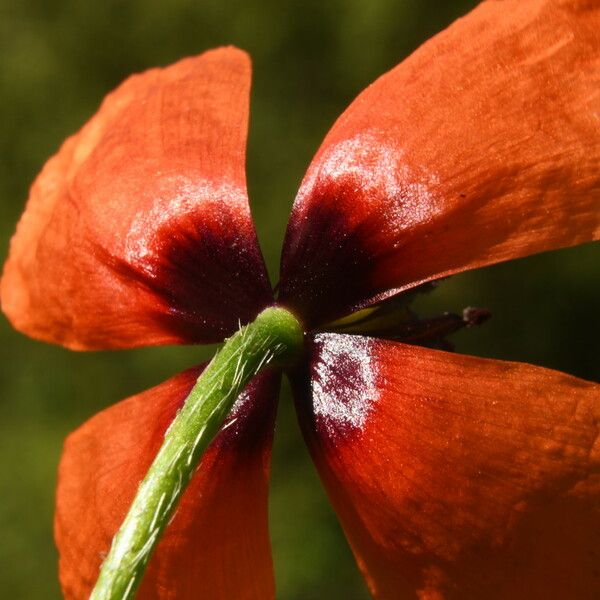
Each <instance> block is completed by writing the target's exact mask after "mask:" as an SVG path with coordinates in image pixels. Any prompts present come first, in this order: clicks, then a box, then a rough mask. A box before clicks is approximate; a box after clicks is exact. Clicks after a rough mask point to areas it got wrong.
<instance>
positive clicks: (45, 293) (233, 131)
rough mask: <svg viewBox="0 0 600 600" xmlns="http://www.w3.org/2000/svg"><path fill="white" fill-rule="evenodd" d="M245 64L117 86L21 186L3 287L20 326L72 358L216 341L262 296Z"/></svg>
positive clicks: (212, 61) (221, 52) (221, 59)
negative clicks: (93, 351)
mask: <svg viewBox="0 0 600 600" xmlns="http://www.w3.org/2000/svg"><path fill="white" fill-rule="evenodd" d="M249 89H250V61H249V59H248V57H247V55H246V54H245V53H244V52H242V51H240V50H237V49H235V48H221V49H217V50H213V51H210V52H206V53H205V54H202V55H200V56H197V57H194V58H188V59H185V60H182V61H180V62H178V63H176V64H174V65H171V66H169V67H167V68H165V69H152V70H150V71H146V72H145V73H142V74H141V75H135V76H133V77H130V78H129V79H128V80H127V81H125V82H124V83H123V84H122V85H121V86H120V87H119V88H117V90H115V91H114V92H112V93H111V94H109V95H108V96H107V98H106V99H105V100H104V102H103V103H102V106H101V107H100V109H99V111H98V113H97V114H96V115H95V116H94V117H93V118H92V119H91V120H90V121H89V122H88V123H87V124H86V125H85V126H84V127H83V128H82V129H81V131H80V132H79V133H77V134H76V135H74V136H73V137H71V138H69V139H68V140H67V141H66V142H65V143H64V144H63V146H62V147H61V149H60V150H59V152H58V154H56V155H55V156H54V157H53V158H51V159H50V160H49V161H48V163H47V164H46V165H45V167H44V169H43V170H42V172H41V174H40V175H39V176H38V178H37V179H36V181H35V183H34V184H33V187H32V188H31V193H30V198H29V201H28V204H27V207H26V210H25V213H24V215H23V217H22V219H21V221H20V223H19V225H18V228H17V232H16V234H15V236H14V238H13V240H12V243H11V248H10V255H9V259H8V262H7V264H6V267H5V271H4V276H3V279H2V283H1V299H2V309H3V310H4V312H5V313H6V314H7V316H8V317H9V319H10V320H11V322H12V323H13V324H14V325H15V327H16V328H17V329H20V330H21V331H23V332H25V333H27V334H29V335H31V336H33V337H37V338H41V339H44V340H47V341H51V342H58V343H61V344H64V345H66V346H70V347H72V348H108V347H111V348H114V347H124V346H137V345H146V344H160V343H170V342H205V341H221V340H222V339H223V338H224V337H225V335H227V334H229V333H231V332H232V331H233V330H235V329H236V328H237V327H238V319H241V321H242V322H245V321H248V320H251V319H252V318H253V317H254V316H255V315H256V314H257V312H259V311H260V309H261V308H263V307H264V306H265V305H266V304H267V303H268V302H269V300H270V298H271V292H270V287H269V283H268V280H267V276H266V271H265V268H264V264H263V261H262V257H261V254H260V250H259V248H258V245H257V240H256V234H255V230H254V226H253V224H252V219H251V215H250V209H249V206H248V200H247V194H246V183H245V145H246V135H247V128H248V94H249Z"/></svg>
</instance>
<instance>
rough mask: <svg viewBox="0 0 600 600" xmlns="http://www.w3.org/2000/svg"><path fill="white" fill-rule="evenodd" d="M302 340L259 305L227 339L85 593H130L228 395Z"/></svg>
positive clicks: (292, 321) (281, 360)
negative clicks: (251, 317) (255, 313)
mask: <svg viewBox="0 0 600 600" xmlns="http://www.w3.org/2000/svg"><path fill="white" fill-rule="evenodd" d="M303 340H304V333H303V330H302V326H301V324H300V323H299V321H298V319H297V318H296V317H295V316H294V315H293V314H292V313H291V312H290V311H288V310H286V309H284V308H280V307H271V308H267V309H265V310H264V311H263V312H261V313H260V314H259V315H258V316H257V317H256V319H255V320H254V321H253V322H252V323H250V324H248V325H246V326H244V327H242V328H241V329H240V330H239V331H238V332H237V333H235V334H234V335H233V336H232V337H230V338H229V339H228V340H226V342H225V344H224V346H223V347H222V348H221V349H220V351H219V352H217V354H215V356H214V357H213V359H212V361H211V362H210V363H209V364H208V366H207V367H206V369H205V370H204V371H203V372H202V374H201V375H200V376H199V377H198V380H197V381H196V384H195V385H194V387H193V388H192V390H191V392H190V393H189V395H188V397H187V398H186V400H185V402H184V405H183V407H182V408H181V410H180V411H179V413H178V414H177V416H176V417H175V419H174V420H173V422H172V423H171V425H170V426H169V428H168V430H167V432H166V433H165V439H164V442H163V444H162V446H161V448H160V450H159V451H158V454H157V455H156V457H155V459H154V461H153V463H152V465H151V466H150V469H149V470H148V472H147V474H146V476H145V477H144V480H143V481H142V483H141V484H140V487H139V488H138V491H137V494H136V496H135V498H134V500H133V503H132V505H131V507H130V509H129V512H128V513H127V516H126V517H125V520H124V521H123V524H122V525H121V528H120V529H119V531H118V532H117V534H116V535H115V537H114V539H113V542H112V546H111V548H110V551H109V553H108V556H107V557H106V559H105V561H104V563H103V565H102V568H101V570H100V575H99V577H98V581H97V582H96V586H95V587H94V590H93V591H92V594H91V596H90V600H128V599H131V598H133V597H134V596H135V592H136V590H137V589H138V587H139V585H140V583H141V580H142V576H143V574H144V571H145V569H146V566H147V565H148V562H149V560H150V557H151V556H152V552H153V550H154V548H155V547H156V544H157V543H158V541H159V539H160V537H161V534H162V532H163V531H164V529H165V527H166V526H167V524H168V523H169V521H170V519H171V517H172V516H173V514H174V512H175V509H176V507H177V505H178V502H179V500H180V498H181V496H182V495H183V492H184V490H185V489H186V487H187V485H188V483H189V481H190V479H191V478H192V476H193V474H194V471H195V469H196V467H197V465H198V463H199V461H200V458H201V457H202V455H203V454H204V451H205V450H206V448H207V447H208V445H209V444H210V442H211V441H212V439H213V438H214V437H215V435H216V434H217V432H218V431H219V429H220V428H221V425H222V424H223V421H224V420H225V418H226V417H227V415H228V414H229V411H230V410H231V408H232V406H233V403H234V402H235V400H236V399H237V397H238V396H239V394H240V393H241V392H242V391H243V390H244V388H245V387H246V385H247V384H248V383H249V382H250V380H251V379H252V378H253V377H254V376H255V375H257V374H258V373H259V372H260V371H262V370H264V369H266V368H268V367H271V366H279V367H285V366H287V365H290V364H292V363H293V362H294V361H295V359H296V358H297V357H298V356H299V354H300V352H301V350H302V346H303Z"/></svg>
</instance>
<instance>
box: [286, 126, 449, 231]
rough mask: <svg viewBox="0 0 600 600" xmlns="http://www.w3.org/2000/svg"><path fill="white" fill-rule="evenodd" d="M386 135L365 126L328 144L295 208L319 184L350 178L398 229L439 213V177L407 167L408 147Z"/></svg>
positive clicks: (362, 196)
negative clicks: (393, 141)
mask: <svg viewBox="0 0 600 600" xmlns="http://www.w3.org/2000/svg"><path fill="white" fill-rule="evenodd" d="M384 139H385V135H381V134H377V133H376V132H374V131H366V132H361V133H359V134H357V135H355V136H354V137H352V138H350V139H347V140H343V141H341V142H339V143H337V144H336V145H335V146H333V147H331V148H329V149H328V150H327V152H326V153H325V155H324V156H322V157H319V158H318V159H317V161H316V165H315V167H313V168H311V169H310V171H309V174H308V175H307V176H306V178H305V180H304V181H303V183H302V186H301V188H300V191H299V193H298V197H297V199H296V205H297V208H299V209H300V210H302V209H303V208H304V206H303V205H305V206H308V204H309V203H310V196H311V194H312V193H313V190H314V188H315V185H318V186H330V185H332V184H334V185H335V184H340V185H343V184H348V183H351V189H353V190H354V191H355V192H356V194H357V197H358V198H360V202H361V203H363V205H365V206H369V205H370V208H371V209H372V210H374V211H384V214H385V215H386V216H387V217H388V218H389V225H390V227H392V228H393V229H396V230H399V231H400V230H403V229H406V228H408V227H410V226H412V225H416V224H419V223H423V222H424V221H427V220H430V219H431V218H433V217H435V216H436V215H437V214H438V213H440V212H441V202H439V201H438V196H437V193H436V188H437V187H439V184H440V182H439V179H438V178H437V176H436V175H435V174H433V173H431V172H429V171H428V170H427V169H425V168H424V167H422V168H419V167H414V166H409V164H408V161H407V157H406V155H405V152H404V150H403V149H402V148H399V147H398V146H395V145H392V144H389V143H386V142H385V141H384ZM317 165H318V166H317ZM305 203H306V204H305Z"/></svg>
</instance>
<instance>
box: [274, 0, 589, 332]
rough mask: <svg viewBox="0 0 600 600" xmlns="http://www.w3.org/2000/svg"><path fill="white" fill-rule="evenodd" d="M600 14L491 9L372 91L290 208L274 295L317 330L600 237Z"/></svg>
mask: <svg viewBox="0 0 600 600" xmlns="http://www.w3.org/2000/svg"><path fill="white" fill-rule="evenodd" d="M599 73H600V6H599V5H598V2H595V1H585V0H579V1H574V0H562V1H561V0H531V1H528V2H523V1H522V0H504V1H501V2H500V1H489V2H484V3H482V4H481V5H480V6H479V7H477V8H476V9H475V10H474V11H473V12H472V13H471V14H469V15H468V16H467V17H465V18H463V19H460V20H458V21H457V22H456V23H454V24H453V25H452V26H451V27H449V28H448V29H447V30H446V31H444V32H442V33H441V34H439V35H437V36H436V37H434V38H433V39H432V40H430V41H429V42H427V43H426V44H425V45H423V46H422V47H421V48H419V49H418V50H417V51H416V52H415V53H414V54H413V55H412V56H410V57H409V58H408V59H407V60H406V61H404V62H403V63H402V64H400V65H399V66H398V67H396V68H395V69H393V70H392V71H390V72H389V73H387V74H386V75H384V76H383V77H381V78H380V79H379V80H377V81H376V82H375V83H374V84H373V85H371V86H370V87H369V88H367V89H366V90H365V91H364V92H363V93H362V94H361V95H360V96H359V97H358V98H357V99H356V100H355V101H354V103H353V104H352V105H351V106H350V107H349V108H348V109H347V110H346V112H345V113H344V114H343V115H342V116H341V117H340V119H339V120H338V121H337V122H336V124H335V125H334V127H333V129H332V130H331V131H330V133H329V134H328V135H327V137H326V139H325V141H324V142H323V145H322V146H321V148H320V150H319V152H318V153H317V155H316V157H315V159H314V160H313V163H312V164H311V166H310V169H309V171H308V173H307V175H306V177H305V179H304V181H303V183H302V186H301V189H300V191H299V194H298V197H297V199H296V202H295V204H294V208H293V212H292V216H291V220H290V223H289V226H288V231H287V235H286V240H285V247H284V253H283V257H282V281H281V299H282V301H284V302H285V303H287V304H288V305H290V306H293V307H295V308H296V309H297V310H298V311H299V312H300V313H301V314H302V315H304V317H305V319H306V320H307V321H308V322H309V324H315V323H322V322H324V321H326V320H329V319H331V318H334V317H338V316H341V315H343V314H346V313H348V312H350V311H351V310H353V309H356V308H361V307H364V306H367V305H369V304H371V303H374V302H376V301H377V300H380V299H382V298H384V297H387V296H390V295H393V294H395V293H398V292H399V291H401V290H403V289H406V288H408V287H412V286H414V285H416V284H418V283H419V282H423V281H428V280H432V279H436V278H439V277H443V276H446V275H449V274H451V273H456V272H459V271H463V270H465V269H472V268H475V267H480V266H482V265H488V264H491V263H496V262H499V261H503V260H507V259H511V258H516V257H520V256H525V255H528V254H531V253H534V252H540V251H543V250H549V249H553V248H559V247H564V246H570V245H574V244H579V243H582V242H585V241H588V240H592V239H597V238H598V237H599V235H600V134H599V131H600V130H599V127H598V113H599V112H600V77H599Z"/></svg>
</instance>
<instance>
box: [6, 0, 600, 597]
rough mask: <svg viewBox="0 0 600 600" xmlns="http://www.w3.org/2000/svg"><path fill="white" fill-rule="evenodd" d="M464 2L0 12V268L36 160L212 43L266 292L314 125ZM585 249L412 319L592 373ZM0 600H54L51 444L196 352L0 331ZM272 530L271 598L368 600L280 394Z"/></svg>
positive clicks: (55, 448)
mask: <svg viewBox="0 0 600 600" xmlns="http://www.w3.org/2000/svg"><path fill="white" fill-rule="evenodd" d="M474 4H475V2H473V1H466V0H464V1H448V2H433V1H423V0H419V1H418V2H417V1H416V0H414V1H412V2H410V1H408V0H406V1H400V0H368V1H365V0H361V1H345V2H343V1H340V0H334V1H331V0H330V1H329V2H323V1H322V0H303V1H298V2H284V1H281V0H269V1H263V2H258V1H250V0H246V1H241V0H240V1H237V0H230V1H228V2H225V1H224V0H203V1H199V0H196V1H192V0H171V1H170V2H166V1H160V0H133V1H129V2H120V1H116V0H104V1H102V2H85V1H82V0H63V1H52V0H21V1H19V2H17V1H14V2H11V1H10V0H0V115H1V126H2V129H1V131H2V135H1V137H0V144H1V162H0V259H1V260H2V261H3V260H4V258H5V256H6V252H7V249H8V240H9V237H10V235H11V234H12V232H13V229H14V226H15V223H16V221H17V219H18V217H19V214H20V213H21V210H22V207H23V203H24V200H25V198H26V197H27V189H28V186H29V184H30V183H31V181H32V179H33V178H34V176H35V175H36V173H37V172H38V170H39V169H40V167H41V166H42V164H43V162H44V160H45V159H46V158H47V157H48V156H49V155H50V154H51V153H52V152H54V151H55V149H56V148H57V146H58V145H59V144H60V142H61V140H62V139H63V138H64V137H65V136H66V135H67V134H70V133H71V132H73V131H74V130H76V129H77V128H79V127H80V126H81V125H82V123H83V122H84V120H85V119H86V118H87V117H88V116H89V115H91V114H92V112H93V111H94V110H95V108H96V107H97V105H98V103H99V102H100V100H101V99H102V97H103V96H104V94H105V93H106V92H108V91H109V90H110V89H111V88H113V87H114V86H115V85H117V84H118V83H119V82H120V81H121V80H122V79H123V78H124V77H126V76H127V75H128V74H130V73H132V72H135V71H140V70H143V69H145V68H147V67H150V66H154V65H163V64H167V63H170V62H172V61H175V60H177V59H178V58H180V57H182V56H185V55H190V54H196V53H199V52H201V51H203V50H205V49H207V48H210V47H213V46H217V45H221V44H236V45H238V46H240V47H242V48H245V49H247V50H248V51H249V52H250V53H251V55H252V57H253V61H254V84H253V94H252V109H251V110H252V122H251V131H250V139H249V149H248V179H249V187H250V197H251V199H252V208H253V212H254V214H255V217H256V222H257V227H258V232H259V237H260V240H261V244H262V247H263V251H264V253H265V255H266V259H267V262H268V265H269V269H270V272H271V274H272V277H273V280H274V281H276V280H277V269H278V255H279V248H280V245H281V240H282V238H283V233H284V228H285V223H286V217H287V214H288V212H289V209H290V205H291V203H292V200H293V198H294V194H295V191H296V189H297V187H298V184H299V182H300V180H301V178H302V175H303V173H304V170H305V169H306V166H307V165H308V162H309V161H310V158H311V156H312V154H313V153H314V152H315V150H316V149H317V147H318V145H319V143H320V141H321V140H322V138H323V136H324V135H325V133H326V132H327V130H328V128H329V126H330V125H331V124H332V122H333V121H334V119H335V118H336V117H337V116H338V115H339V114H340V112H341V111H342V110H343V109H344V108H345V107H346V106H347V104H348V103H349V102H350V101H351V100H352V99H353V98H354V96H355V95H356V94H357V93H358V92H360V90H361V89H362V88H364V87H365V86H366V85H367V84H368V83H369V82H371V81H372V80H373V79H374V78H376V77H377V76H378V75H380V74H382V73H383V72H385V71H386V70H388V69H389V68H391V67H392V66H394V65H395V64H396V63H397V62H399V60H401V59H402V58H403V57H405V56H406V55H407V54H409V53H410V52H411V51H412V50H413V49H415V48H416V47H417V46H418V45H419V44H421V43H422V42H423V41H424V40H425V39H427V38H428V37H429V36H430V35H432V34H433V33H435V32H437V31H439V30H440V29H442V28H444V27H445V26H446V25H447V24H449V23H450V22H451V21H452V20H454V19H455V18H456V17H457V16H459V15H461V14H463V13H464V12H466V11H467V10H469V9H470V8H471V7H472V6H473V5H474ZM599 258H600V253H599V250H598V248H597V247H592V246H586V247H581V248H577V249H570V250H563V251H560V252H554V253H548V254H545V255H540V256H536V257H532V258H529V259H525V260H521V261H516V262H513V263H511V264H506V265H500V266H496V267H491V268H488V269H485V270H481V271H479V272H476V273H467V274H463V275H460V276H457V277H454V278H453V279H451V280H450V281H447V282H445V283H444V284H443V285H442V286H441V287H440V289H439V290H437V291H436V292H435V293H434V294H433V295H431V296H428V297H427V298H425V299H423V300H422V301H421V302H420V307H421V310H422V311H423V312H425V313H427V312H432V313H433V312H440V311H442V310H448V309H450V310H460V309H461V308H462V307H463V306H466V305H469V304H473V305H478V306H485V307H488V308H490V309H491V310H492V311H493V314H494V317H493V319H492V321H491V322H490V323H489V324H487V325H486V326H484V327H482V328H481V329H478V330H476V331H473V330H472V331H469V332H467V333H462V334H460V335H458V336H456V338H455V341H456V342H457V349H458V350H459V351H461V352H466V353H473V354H478V355H482V356H493V357H497V358H504V359H512V360H523V361H527V362H532V363H536V364H540V365H544V366H548V367H552V368H556V369H561V370H564V371H568V372H571V373H573V374H576V375H578V376H580V377H584V378H588V379H594V380H597V379H598V378H600V373H599V362H598V355H599V353H598V335H599V334H600V319H599V314H598V313H599V303H598V297H599V274H598V268H597V267H598V262H599V260H598V259H599ZM0 336H1V345H0V482H1V483H0V485H1V494H0V597H2V598H11V599H25V600H28V599H34V598H44V599H52V598H58V597H59V595H60V594H59V589H58V585H57V581H56V568H55V563H56V553H55V550H54V546H53V541H52V505H53V493H54V492H53V490H54V483H55V471H56V465H57V462H58V458H59V454H60V448H61V443H62V440H63V438H64V437H65V435H66V434H67V432H69V431H70V430H72V429H74V428H75V427H77V426H78V425H79V424H80V423H82V422H83V421H84V420H85V419H86V418H88V417H89V416H90V415H92V414H94V413H95V412H97V411H98V410H101V409H102V408H103V407H105V406H108V405H110V404H111V403H113V402H116V401H117V400H119V399H121V398H123V397H125V396H128V395H130V394H133V393H135V392H138V391H140V390H142V389H145V388H147V387H150V386H151V385H154V384H156V383H158V382H160V381H162V380H164V379H166V378H168V377H169V376H171V375H172V374H174V373H175V372H177V371H179V370H181V369H183V368H185V367H187V366H189V365H192V364H194V363H196V362H199V361H200V360H202V359H204V358H205V357H207V356H209V355H210V353H211V352H212V351H213V349H212V348H153V349H144V350H134V351H127V352H118V353H116V352H115V353H111V352H105V353H94V354H75V353H71V352H68V351H66V350H62V349H61V348H55V347H51V346H48V345H45V344H41V343H38V342H34V341H31V340H29V339H27V338H25V337H23V336H21V335H19V334H17V333H16V332H14V331H13V330H12V329H11V328H10V326H9V324H8V323H7V322H6V320H5V319H4V318H1V319H0ZM270 510H271V529H272V540H273V551H274V558H275V567H276V578H277V585H278V597H279V598H281V599H284V600H300V599H302V600H307V599H313V598H315V599H316V598H319V599H320V598H332V599H344V600H353V599H360V598H367V597H368V596H367V593H366V590H365V588H364V585H363V583H362V581H361V579H360V577H359V575H358V573H357V571H356V568H355V566H354V563H353V560H352V556H351V553H350V551H349V549H348V547H347V545H346V542H345V541H344V537H343V535H342V533H341V530H340V528H339V526H338V524H337V521H336V519H335V516H334V514H333V512H332V511H331V509H330V508H329V506H328V503H327V500H326V498H325V495H324V493H323V492H322V490H321V488H320V485H319V482H318V480H317V477H316V475H315V473H314V469H313V467H312V464H311V463H310V460H309V458H308V455H307V452H306V450H305V449H304V447H303V444H302V441H301V439H300V435H299V432H298V430H297V426H296V423H295V417H294V414H293V409H292V407H291V403H290V398H289V393H288V390H287V388H284V391H283V394H282V398H281V405H280V415H279V421H278V427H277V432H276V443H275V449H274V459H273V483H272V494H271V507H270Z"/></svg>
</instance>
